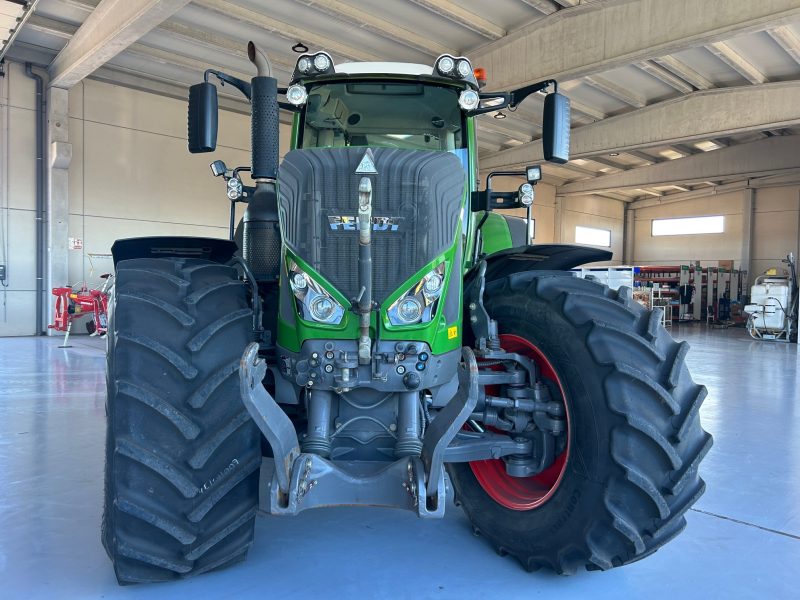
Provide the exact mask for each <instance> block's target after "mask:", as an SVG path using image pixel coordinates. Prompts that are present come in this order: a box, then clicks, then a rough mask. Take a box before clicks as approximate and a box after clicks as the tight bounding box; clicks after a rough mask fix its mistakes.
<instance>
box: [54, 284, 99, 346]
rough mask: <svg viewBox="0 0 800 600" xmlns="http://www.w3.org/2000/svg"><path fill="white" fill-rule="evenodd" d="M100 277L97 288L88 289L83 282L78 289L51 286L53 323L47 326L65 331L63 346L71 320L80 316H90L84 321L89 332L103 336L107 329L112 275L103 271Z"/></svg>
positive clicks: (69, 329) (67, 336)
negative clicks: (99, 283)
mask: <svg viewBox="0 0 800 600" xmlns="http://www.w3.org/2000/svg"><path fill="white" fill-rule="evenodd" d="M100 277H101V278H102V279H104V280H105V281H104V282H103V285H102V286H100V288H99V289H89V288H87V286H86V284H85V283H84V284H83V286H82V287H81V288H80V289H78V290H76V289H75V288H74V287H57V288H53V290H52V291H53V295H54V296H55V297H56V308H55V316H54V319H53V320H54V323H53V324H52V325H48V326H47V327H48V329H55V330H56V331H64V332H66V334H65V335H64V344H63V346H66V345H67V341H68V340H69V334H70V333H71V332H72V323H73V321H75V320H76V319H80V318H81V317H84V316H87V315H88V316H90V317H91V318H90V320H89V321H87V322H86V331H88V332H89V334H91V335H100V336H103V335H105V334H106V331H108V291H109V290H110V289H111V286H112V285H113V279H114V276H113V275H112V274H111V273H105V274H103V275H101V276H100Z"/></svg>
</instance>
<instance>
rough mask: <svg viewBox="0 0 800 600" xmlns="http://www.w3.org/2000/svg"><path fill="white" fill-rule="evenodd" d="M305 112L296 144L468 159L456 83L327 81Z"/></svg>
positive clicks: (313, 92)
mask: <svg viewBox="0 0 800 600" xmlns="http://www.w3.org/2000/svg"><path fill="white" fill-rule="evenodd" d="M303 117H304V126H303V127H302V128H301V130H300V131H301V133H300V139H299V140H298V148H338V147H344V146H372V147H376V146H378V147H384V148H402V149H407V150H440V151H445V152H453V153H454V154H457V155H459V157H460V158H461V159H462V161H464V159H465V158H466V148H467V139H466V135H465V128H464V117H463V115H462V113H461V109H460V108H459V106H458V90H456V89H453V88H449V87H444V86H436V85H430V84H422V83H418V82H408V83H406V82H391V83H387V82H370V81H364V82H349V83H332V84H323V85H319V86H316V87H313V88H311V89H310V90H309V96H308V102H307V104H306V106H305V110H304V113H303ZM462 154H463V156H462Z"/></svg>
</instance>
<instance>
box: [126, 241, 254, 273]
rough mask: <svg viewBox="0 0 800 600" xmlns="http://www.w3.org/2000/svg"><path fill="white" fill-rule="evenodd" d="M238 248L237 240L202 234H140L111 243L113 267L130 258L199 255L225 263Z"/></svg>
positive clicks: (199, 256) (195, 256)
mask: <svg viewBox="0 0 800 600" xmlns="http://www.w3.org/2000/svg"><path fill="white" fill-rule="evenodd" d="M237 250H238V248H237V246H236V242H232V241H230V240H223V239H218V238H203V237H140V238H128V239H124V240H117V241H116V242H114V245H113V246H111V254H112V256H113V257H114V267H116V266H117V263H118V262H119V261H121V260H129V259H131V258H168V257H179V258H202V259H204V260H210V261H212V262H218V263H222V264H225V263H227V262H228V261H229V260H231V258H233V255H234V253H235V252H236V251H237Z"/></svg>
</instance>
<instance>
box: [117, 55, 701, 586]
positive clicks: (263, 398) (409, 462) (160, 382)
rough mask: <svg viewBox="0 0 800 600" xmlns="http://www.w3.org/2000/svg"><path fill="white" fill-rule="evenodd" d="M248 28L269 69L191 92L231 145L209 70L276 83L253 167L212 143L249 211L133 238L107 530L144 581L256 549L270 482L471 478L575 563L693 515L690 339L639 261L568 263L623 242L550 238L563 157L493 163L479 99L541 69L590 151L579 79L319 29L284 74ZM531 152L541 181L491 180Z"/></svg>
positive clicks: (564, 139)
mask: <svg viewBox="0 0 800 600" xmlns="http://www.w3.org/2000/svg"><path fill="white" fill-rule="evenodd" d="M248 53H249V56H250V59H251V61H252V62H253V63H254V64H255V66H256V68H257V69H258V75H257V76H256V77H254V78H253V79H252V80H251V81H250V82H245V81H242V80H240V79H237V78H235V77H232V76H230V75H227V74H225V73H222V72H219V71H214V70H209V71H207V72H206V77H205V81H204V82H203V83H200V84H197V85H195V86H192V88H191V90H190V95H189V149H190V151H191V152H210V151H213V150H214V149H215V145H216V134H217V95H216V87H215V85H214V84H212V83H211V82H210V81H209V80H210V79H212V78H215V79H217V80H219V81H221V82H223V83H226V84H228V85H231V86H233V87H234V88H236V89H238V90H240V91H241V92H242V93H243V94H244V95H245V96H246V97H247V98H248V99H249V100H250V102H251V105H252V166H251V168H250V169H249V170H250V175H251V177H252V179H253V182H254V184H253V185H252V186H250V185H244V184H243V183H242V180H241V178H240V176H239V173H240V172H241V171H243V170H248V169H245V168H241V167H240V168H238V169H235V170H229V169H227V167H226V166H225V165H224V164H223V163H222V162H221V161H215V162H214V163H213V164H212V170H213V171H214V174H215V175H221V176H223V177H224V178H225V180H226V181H227V192H228V197H229V198H230V199H231V201H232V206H231V209H232V211H231V235H230V238H231V239H230V240H222V239H205V238H180V237H175V238H171V237H161V238H137V239H128V240H119V241H117V242H116V243H115V244H114V246H113V255H114V261H115V265H116V270H117V279H116V288H115V292H114V296H113V299H112V302H111V319H110V327H109V333H108V344H109V346H108V401H107V412H108V433H107V446H106V482H105V511H104V517H103V533H102V540H103V544H104V546H105V548H106V550H107V552H108V554H109V556H110V558H111V560H112V562H113V563H114V568H115V571H116V576H117V579H118V581H119V582H120V583H122V584H127V583H134V582H152V581H162V580H171V579H177V578H182V577H187V576H191V575H195V574H198V573H203V572H206V571H209V570H212V569H217V568H220V567H224V566H226V565H229V564H232V563H235V562H237V561H241V560H243V559H244V558H245V556H246V554H247V551H248V549H249V548H250V545H251V544H252V542H253V535H254V522H255V517H256V513H257V512H258V511H259V510H262V511H264V512H268V513H271V514H274V515H295V514H297V513H299V512H300V511H303V510H306V509H309V508H315V507H329V506H336V505H363V506H382V507H394V508H403V509H407V510H410V511H413V512H415V513H416V514H417V515H418V516H420V517H423V518H441V517H442V516H443V515H444V511H445V507H446V504H447V501H448V499H450V498H452V500H453V501H454V502H455V504H456V505H457V506H461V507H462V508H463V509H464V510H465V512H466V514H467V516H468V517H469V519H470V521H471V522H472V525H473V527H474V530H475V531H476V532H479V533H480V534H481V535H483V536H485V538H486V539H487V540H488V541H489V542H490V543H491V545H492V546H494V547H495V549H496V550H497V551H498V552H501V553H507V554H510V555H513V556H514V557H515V558H517V559H518V560H519V561H520V562H521V563H522V565H523V566H524V567H525V568H527V569H530V570H536V569H539V568H541V567H546V568H550V569H553V570H555V571H556V572H558V573H572V572H574V571H575V570H576V569H577V568H579V567H586V568H588V569H603V570H605V569H610V568H612V567H617V566H620V565H624V564H627V563H630V562H633V561H635V560H638V559H640V558H642V557H645V556H647V555H649V554H651V553H653V552H654V551H655V550H657V549H658V548H659V547H660V546H662V545H663V544H664V543H666V542H667V541H669V540H670V539H672V538H673V537H674V536H675V535H677V534H678V533H679V532H680V531H681V530H682V529H683V527H684V526H685V523H686V522H685V519H684V513H685V512H686V511H687V510H688V508H689V507H690V506H692V504H693V503H694V502H695V501H696V500H697V499H698V497H699V496H700V495H701V494H702V493H703V490H704V483H703V481H702V479H700V477H699V475H698V464H699V462H700V461H701V459H702V458H703V456H704V455H705V454H706V452H707V451H708V449H709V448H710V446H711V436H710V435H709V434H707V433H706V432H705V431H703V429H702V428H701V426H700V421H699V416H698V409H699V407H700V404H701V403H702V401H703V399H704V397H705V395H706V391H705V388H704V387H703V386H700V385H697V384H695V383H693V381H692V379H691V377H690V376H689V373H688V371H687V368H686V366H685V363H684V360H685V357H686V352H687V349H688V346H687V345H686V343H677V342H675V341H674V340H673V339H672V337H671V336H670V335H669V334H668V333H667V332H666V331H665V330H664V329H663V328H662V326H661V324H660V315H659V314H658V313H657V312H651V311H648V310H645V309H644V308H643V307H641V306H640V305H639V304H637V303H636V302H634V301H633V300H632V298H631V292H630V290H629V289H627V288H620V289H619V290H618V291H615V290H611V289H609V288H607V287H605V286H602V285H599V284H597V283H595V282H592V281H586V280H583V279H579V278H576V277H573V276H572V274H571V273H570V272H569V269H572V268H574V267H576V266H578V265H580V264H584V263H586V262H593V261H603V260H608V259H610V258H611V254H610V253H609V252H606V251H602V250H596V249H592V248H585V247H577V246H566V245H538V246H535V245H534V246H531V245H529V242H530V235H529V229H528V225H529V221H530V206H531V204H532V203H533V198H534V185H535V184H536V182H537V181H538V180H539V178H540V176H541V171H540V168H539V166H537V165H533V166H531V167H529V168H527V169H526V170H525V171H521V172H519V173H517V172H503V173H493V174H491V175H490V176H489V178H488V179H487V185H486V186H485V189H484V190H482V191H479V187H480V186H479V181H478V175H477V174H478V167H477V150H476V148H477V144H476V131H475V119H476V116H477V115H479V114H482V113H485V112H490V111H496V110H500V109H503V108H508V109H514V108H515V107H516V106H518V105H519V104H520V103H521V102H522V101H523V100H524V99H525V98H526V97H528V96H530V95H531V94H535V93H545V96H544V114H543V119H544V133H543V147H544V156H545V159H546V160H549V161H553V162H557V163H563V162H566V161H567V160H568V152H569V101H568V99H567V98H566V97H564V96H562V95H560V94H558V93H557V83H556V82H555V81H552V80H549V81H544V82H541V83H538V84H535V85H530V86H527V87H524V88H521V89H517V90H513V91H509V92H493V93H487V92H483V91H481V86H480V85H479V82H478V80H477V79H476V77H475V72H474V70H473V68H472V66H471V64H470V63H469V61H468V60H467V59H466V58H464V57H458V56H449V55H443V56H441V57H439V58H438V59H437V60H436V61H435V63H434V64H433V65H416V64H400V63H348V64H339V65H335V64H334V62H333V60H332V59H331V56H330V55H328V54H326V53H325V52H318V53H311V54H305V55H302V56H300V57H299V59H298V61H297V65H296V68H295V70H294V73H293V76H292V80H291V84H290V86H289V87H288V88H278V85H277V81H276V79H275V78H273V77H272V76H271V69H270V64H269V61H268V59H267V57H266V56H265V55H264V54H263V53H262V52H261V51H260V50H259V49H258V48H256V46H255V45H254V44H252V43H250V44H249V48H248ZM547 92H549V93H547ZM279 97H280V98H281V99H280V100H279ZM280 110H288V111H291V112H292V113H293V114H294V125H293V130H292V139H291V149H290V151H289V152H288V153H287V154H286V155H285V157H284V159H283V161H282V163H281V164H280V166H279V164H278V163H279V160H278V157H279V154H278V123H279V121H278V115H279V111H280ZM504 175H516V176H521V177H522V178H524V179H526V180H527V182H526V183H524V184H523V185H522V186H520V188H519V190H518V191H516V192H513V193H508V192H494V191H492V187H491V182H492V178H493V177H498V176H504ZM239 201H241V202H246V203H247V207H246V210H245V212H244V217H243V219H242V221H241V223H240V224H239V226H238V227H237V228H236V231H234V220H233V215H234V212H233V208H234V205H235V203H236V202H239ZM498 208H517V209H520V208H527V209H528V213H527V214H528V219H527V221H528V223H526V219H523V218H519V217H512V216H504V215H502V214H500V213H498V212H495V210H496V209H498ZM259 493H260V494H261V499H260V500H259Z"/></svg>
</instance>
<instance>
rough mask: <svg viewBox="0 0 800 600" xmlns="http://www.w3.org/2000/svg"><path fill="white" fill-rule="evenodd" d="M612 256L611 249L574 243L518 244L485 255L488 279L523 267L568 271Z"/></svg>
mask: <svg viewBox="0 0 800 600" xmlns="http://www.w3.org/2000/svg"><path fill="white" fill-rule="evenodd" d="M612 256H613V253H612V252H609V251H608V250H598V249H597V248H589V247H586V246H576V245H573V244H536V245H533V246H517V247H516V248H509V249H507V250H500V251H499V252H495V253H494V254H490V255H489V256H487V257H486V259H485V260H486V281H487V282H488V281H494V280H496V279H501V278H503V277H507V276H509V275H512V274H514V273H521V272H524V271H568V270H570V269H574V268H575V267H578V266H580V265H584V264H586V263H590V262H600V261H606V260H611V257H612ZM473 268H474V267H473Z"/></svg>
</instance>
